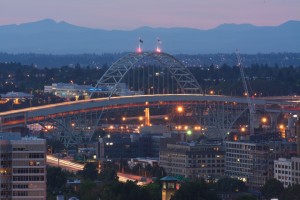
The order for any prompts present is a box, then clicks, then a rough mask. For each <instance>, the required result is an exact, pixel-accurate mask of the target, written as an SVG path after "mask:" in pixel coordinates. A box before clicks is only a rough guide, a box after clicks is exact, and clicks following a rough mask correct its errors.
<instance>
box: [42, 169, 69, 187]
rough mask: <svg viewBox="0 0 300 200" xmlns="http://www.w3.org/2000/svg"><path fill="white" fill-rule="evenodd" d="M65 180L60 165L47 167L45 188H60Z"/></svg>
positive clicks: (65, 175) (65, 176) (65, 177)
mask: <svg viewBox="0 0 300 200" xmlns="http://www.w3.org/2000/svg"><path fill="white" fill-rule="evenodd" d="M66 182H67V174H66V173H65V172H63V171H62V170H61V168H60V167H47V188H49V189H61V188H63V187H64V186H65V184H66Z"/></svg>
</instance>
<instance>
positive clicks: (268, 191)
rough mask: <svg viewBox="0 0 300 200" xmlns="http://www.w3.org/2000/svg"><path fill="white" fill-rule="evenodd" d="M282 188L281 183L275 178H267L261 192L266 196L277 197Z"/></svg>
mask: <svg viewBox="0 0 300 200" xmlns="http://www.w3.org/2000/svg"><path fill="white" fill-rule="evenodd" d="M283 190H284V187H283V184H282V183H281V182H280V181H278V180H277V179H275V178H272V179H269V180H268V181H267V182H266V183H265V185H264V186H263V188H262V190H261V192H262V194H263V195H264V196H265V197H266V198H267V199H270V198H273V197H277V198H279V197H280V195H281V194H282V192H283Z"/></svg>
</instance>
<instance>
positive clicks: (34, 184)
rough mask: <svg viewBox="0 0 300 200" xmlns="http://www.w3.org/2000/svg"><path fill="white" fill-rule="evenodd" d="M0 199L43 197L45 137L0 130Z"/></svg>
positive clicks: (36, 198) (37, 198) (44, 196)
mask: <svg viewBox="0 0 300 200" xmlns="http://www.w3.org/2000/svg"><path fill="white" fill-rule="evenodd" d="M0 156H1V164H0V187H1V193H0V199H1V200H18V199H19V200H25V199H28V200H29V199H30V200H45V199H46V141H45V140H43V139H37V138H32V137H25V138H21V136H20V134H19V133H0Z"/></svg>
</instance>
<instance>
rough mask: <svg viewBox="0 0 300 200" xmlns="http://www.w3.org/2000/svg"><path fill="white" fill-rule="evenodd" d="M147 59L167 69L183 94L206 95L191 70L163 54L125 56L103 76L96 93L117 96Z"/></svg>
mask: <svg viewBox="0 0 300 200" xmlns="http://www.w3.org/2000/svg"><path fill="white" fill-rule="evenodd" d="M145 58H151V59H153V60H156V61H158V62H159V63H160V64H161V65H162V66H163V67H164V68H166V69H167V70H168V71H169V72H170V74H171V76H172V77H173V78H174V80H175V81H176V83H177V85H178V87H179V88H180V91H181V93H183V94H188V93H193V94H195V93H196V94H204V93H203V90H202V88H201V86H200V85H199V83H198V81H197V80H196V78H195V77H194V75H193V74H192V73H191V72H190V70H189V69H188V68H187V67H186V66H184V65H183V64H182V63H181V62H180V61H179V60H177V59H176V58H175V57H173V56H172V55H170V54H167V53H162V52H160V53H157V52H141V53H129V54H127V55H125V56H124V57H122V58H120V59H119V60H117V61H116V62H115V63H113V64H112V65H111V66H110V67H109V69H108V70H107V71H106V72H105V73H104V74H103V76H102V77H101V78H100V79H99V81H98V82H97V84H96V86H95V91H97V90H98V89H102V88H105V89H107V90H108V91H109V92H108V94H109V97H111V96H112V95H113V94H116V92H117V88H118V85H119V84H120V83H121V81H122V80H123V79H124V77H125V76H126V74H127V73H128V72H129V71H130V70H131V69H132V68H134V67H135V66H136V65H137V64H138V63H139V62H140V61H141V60H143V59H145ZM95 91H92V92H91V94H90V97H92V95H93V94H94V93H95Z"/></svg>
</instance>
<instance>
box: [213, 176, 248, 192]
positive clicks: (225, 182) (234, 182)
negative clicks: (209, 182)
mask: <svg viewBox="0 0 300 200" xmlns="http://www.w3.org/2000/svg"><path fill="white" fill-rule="evenodd" d="M216 186H217V190H218V191H219V192H245V191H247V190H248V188H247V186H246V184H245V183H244V182H243V181H241V180H238V179H234V178H229V177H226V178H222V179H220V180H219V181H218V182H217V184H216Z"/></svg>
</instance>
